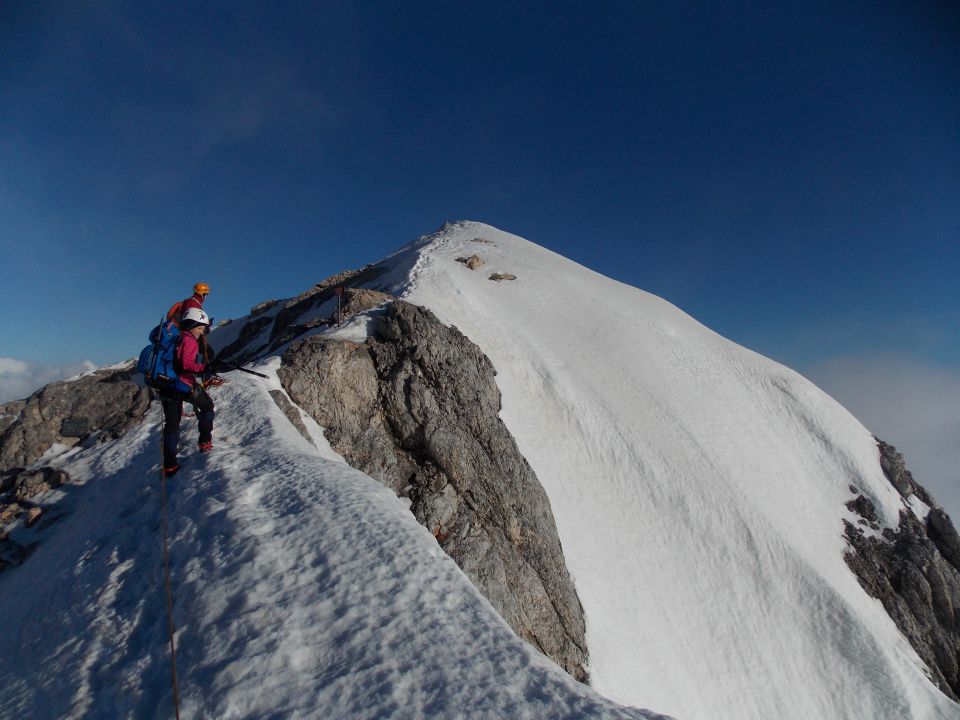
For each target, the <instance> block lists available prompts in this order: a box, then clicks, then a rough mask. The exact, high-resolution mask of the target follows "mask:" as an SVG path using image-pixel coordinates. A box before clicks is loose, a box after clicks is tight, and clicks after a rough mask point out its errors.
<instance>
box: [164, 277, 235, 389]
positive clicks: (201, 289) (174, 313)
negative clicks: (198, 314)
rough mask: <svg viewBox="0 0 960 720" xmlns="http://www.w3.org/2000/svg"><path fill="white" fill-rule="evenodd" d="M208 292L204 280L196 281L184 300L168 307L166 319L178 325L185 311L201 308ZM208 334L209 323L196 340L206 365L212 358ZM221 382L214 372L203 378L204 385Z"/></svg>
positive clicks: (211, 385)
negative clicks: (190, 292) (191, 292)
mask: <svg viewBox="0 0 960 720" xmlns="http://www.w3.org/2000/svg"><path fill="white" fill-rule="evenodd" d="M209 294H210V286H209V285H207V284H206V283H205V282H198V283H197V284H196V285H194V286H193V295H191V296H190V297H188V298H187V299H186V300H181V301H180V302H178V303H174V304H173V305H172V306H171V307H170V309H169V310H168V311H167V320H173V323H174V325H176V326H177V327H180V324H181V323H182V322H183V319H184V318H185V317H186V316H187V313H188V312H189V311H190V310H203V301H204V300H206V299H207V295H209ZM209 334H210V324H209V323H208V324H207V325H206V329H205V330H204V332H203V335H202V336H201V337H200V338H199V340H198V342H199V344H200V351H201V352H202V353H203V358H204V361H205V362H206V363H207V364H208V365H210V361H211V360H212V358H213V354H212V353H211V351H210V346H209V345H207V335H209ZM223 382H224V380H223V378H222V377H220V376H219V375H217V374H215V373H207V376H206V377H205V378H204V385H206V386H207V387H214V386H216V385H222V384H223Z"/></svg>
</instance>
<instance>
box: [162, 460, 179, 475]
mask: <svg viewBox="0 0 960 720" xmlns="http://www.w3.org/2000/svg"><path fill="white" fill-rule="evenodd" d="M179 469H180V466H179V465H177V464H176V463H174V464H173V465H170V466H166V465H164V467H163V476H164V477H173V476H174V475H176V474H177V471H178V470H179Z"/></svg>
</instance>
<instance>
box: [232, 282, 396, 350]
mask: <svg viewBox="0 0 960 720" xmlns="http://www.w3.org/2000/svg"><path fill="white" fill-rule="evenodd" d="M384 272H386V267H385V266H383V265H376V264H375V265H367V266H366V267H364V268H361V269H360V270H348V271H346V272H342V273H338V274H336V275H331V276H330V277H328V278H327V279H326V280H324V281H323V282H320V283H317V284H316V285H314V286H313V287H312V288H310V290H308V291H306V292H305V293H301V294H300V295H298V296H297V297H295V298H293V299H292V300H288V301H287V302H286V303H285V304H284V306H283V307H282V308H281V309H280V310H279V312H277V314H276V316H270V317H264V316H263V315H262V313H264V312H266V311H267V310H269V309H271V308H273V307H274V306H276V305H277V304H279V302H280V301H279V300H271V301H269V302H268V303H261V304H260V305H255V306H254V307H253V309H252V310H251V311H250V317H249V319H248V320H247V321H246V324H245V325H244V326H243V327H242V328H241V330H240V335H239V336H238V337H237V339H236V340H235V341H234V342H232V343H231V344H230V345H228V346H226V347H224V348H222V349H220V350H218V356H219V357H220V359H222V360H228V361H230V362H235V363H240V364H241V365H242V364H243V363H246V362H248V361H249V360H251V359H252V358H255V357H257V356H259V355H263V354H266V353H270V352H274V351H275V350H277V349H278V348H280V347H282V346H283V345H285V344H286V343H288V342H290V341H291V340H295V339H296V338H297V337H299V336H300V335H302V334H303V333H305V332H307V331H308V330H312V329H313V328H316V327H320V326H321V325H332V324H334V323H335V322H336V320H337V318H336V317H334V316H333V315H331V316H328V317H319V318H313V319H312V320H309V321H307V322H305V323H302V324H301V323H298V322H297V320H298V319H299V318H300V317H301V316H303V315H304V314H305V313H308V312H310V311H311V310H315V309H317V308H319V307H320V306H321V305H323V304H324V303H325V302H327V301H328V300H330V299H331V298H332V297H334V296H335V294H336V292H337V288H339V287H343V288H345V291H344V295H343V302H342V307H341V311H340V319H341V320H343V319H345V318H348V317H350V316H351V315H355V314H357V313H358V312H363V311H364V310H368V309H370V308H371V307H375V306H376V305H379V304H381V303H383V302H386V301H387V300H390V299H391V296H389V295H386V294H385V293H382V292H377V291H375V290H367V289H363V288H354V287H351V286H353V285H358V284H360V283H365V282H370V281H371V280H375V279H376V278H378V277H379V276H380V275H382V274H383V273H384ZM267 328H270V333H269V336H268V337H267V339H266V341H265V342H262V343H261V344H259V345H253V344H252V342H253V340H254V339H255V338H256V337H257V336H258V335H260V334H261V333H262V332H263V331H264V330H266V329H267Z"/></svg>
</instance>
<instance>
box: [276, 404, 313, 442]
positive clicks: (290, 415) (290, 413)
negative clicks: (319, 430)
mask: <svg viewBox="0 0 960 720" xmlns="http://www.w3.org/2000/svg"><path fill="white" fill-rule="evenodd" d="M270 397H272V398H273V401H274V402H275V403H276V404H277V407H278V408H280V411H281V412H282V413H283V414H284V415H286V416H287V419H288V420H289V421H290V422H291V423H293V426H294V427H295V428H296V429H297V432H298V433H300V436H301V437H302V438H303V439H304V440H307V441H308V442H309V443H310V444H311V445H313V446H314V447H316V444H315V443H314V442H313V438H312V437H310V433H309V432H308V431H307V426H306V425H304V424H303V418H301V417H300V411H299V410H297V408H296V407H295V406H294V404H293V403H292V402H290V399H289V398H288V397H287V396H286V395H284V394H283V392H281V391H280V390H271V391H270Z"/></svg>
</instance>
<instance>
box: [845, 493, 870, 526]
mask: <svg viewBox="0 0 960 720" xmlns="http://www.w3.org/2000/svg"><path fill="white" fill-rule="evenodd" d="M847 508H848V509H849V510H850V511H851V512H855V513H856V514H857V515H859V516H860V517H862V518H863V519H864V520H866V521H868V522H871V523H876V522H877V509H876V508H875V507H874V506H873V503H872V502H871V501H870V500H868V499H867V498H866V497H864V496H863V495H860V496H859V497H857V498H856V499H854V500H851V501H850V502H848V503H847Z"/></svg>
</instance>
